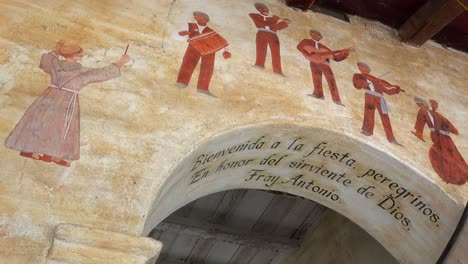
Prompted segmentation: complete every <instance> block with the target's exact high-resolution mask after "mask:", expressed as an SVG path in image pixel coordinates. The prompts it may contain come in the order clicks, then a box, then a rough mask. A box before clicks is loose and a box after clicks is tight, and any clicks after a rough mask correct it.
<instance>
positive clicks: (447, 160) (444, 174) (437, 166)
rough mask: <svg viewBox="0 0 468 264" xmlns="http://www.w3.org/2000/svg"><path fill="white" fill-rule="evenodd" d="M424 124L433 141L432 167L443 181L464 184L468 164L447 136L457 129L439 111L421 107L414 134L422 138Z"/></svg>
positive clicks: (467, 173) (467, 179) (467, 174)
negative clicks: (429, 131)
mask: <svg viewBox="0 0 468 264" xmlns="http://www.w3.org/2000/svg"><path fill="white" fill-rule="evenodd" d="M431 117H432V118H431ZM426 124H427V126H428V127H429V129H430V130H431V140H432V143H433V144H432V146H431V149H430V150H429V159H430V161H431V164H432V168H433V169H434V171H435V172H436V173H437V175H439V177H440V178H442V179H443V180H444V181H445V182H448V183H452V184H458V185H462V184H465V183H466V182H467V181H468V165H467V164H466V162H465V160H464V159H463V157H462V155H461V154H460V152H459V151H458V149H457V147H456V146H455V144H454V143H453V141H452V139H451V138H450V136H449V133H455V134H458V131H457V129H456V128H455V126H453V124H452V123H450V121H449V120H448V119H447V118H445V117H444V116H443V115H441V114H440V113H438V112H436V111H429V110H426V109H421V110H419V112H418V116H417V118H416V124H415V126H414V128H415V130H416V135H421V138H422V133H423V130H424V127H425V125H426Z"/></svg>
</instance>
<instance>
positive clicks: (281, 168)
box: [142, 124, 459, 263]
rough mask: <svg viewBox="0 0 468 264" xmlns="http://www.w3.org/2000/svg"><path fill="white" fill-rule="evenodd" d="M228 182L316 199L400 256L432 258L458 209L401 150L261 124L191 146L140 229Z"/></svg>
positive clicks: (230, 186)
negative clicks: (388, 150) (396, 153)
mask: <svg viewBox="0 0 468 264" xmlns="http://www.w3.org/2000/svg"><path fill="white" fill-rule="evenodd" d="M233 189H261V190H267V191H276V192H282V193H288V194H292V195H295V196H299V197H303V198H305V199H308V200H311V201H314V202H316V203H319V204H321V205H323V206H325V207H327V208H330V209H332V210H334V211H336V212H337V213H339V214H341V215H343V216H345V217H346V218H348V219H350V220H351V221H352V222H354V223H355V224H357V225H359V226H360V227H361V228H362V229H364V230H365V231H366V232H367V233H369V234H370V235H371V236H372V237H374V239H376V240H377V241H378V242H379V243H380V244H381V245H382V246H384V248H385V249H386V250H387V251H388V252H390V253H391V254H392V255H393V256H394V257H395V258H396V259H397V260H398V261H399V262H416V261H417V262H428V263H429V262H436V261H437V259H438V258H439V256H440V255H441V254H442V252H443V249H444V248H445V246H446V244H447V243H448V241H449V239H450V236H451V234H452V233H453V231H454V229H455V226H456V222H457V219H454V218H447V217H445V216H450V215H458V214H459V207H458V206H457V204H456V203H455V202H454V201H453V200H451V199H450V197H449V196H448V195H447V194H446V193H445V192H444V190H442V189H441V188H440V187H439V186H437V185H436V184H434V183H433V182H431V181H430V180H429V179H428V178H427V177H425V176H424V175H422V174H421V173H420V172H419V171H417V170H415V169H414V167H412V166H409V165H408V164H406V163H405V162H404V160H402V159H401V158H400V157H395V156H393V155H392V154H390V153H386V152H384V151H382V150H380V149H378V148H376V147H375V146H373V145H369V144H367V143H366V142H361V141H359V140H356V139H355V138H352V137H349V136H346V135H343V134H339V133H335V132H331V131H327V130H323V129H321V128H316V127H307V126H302V125H296V124H263V125H256V126H251V127H242V128H238V129H234V130H231V131H227V132H224V133H221V134H220V135H217V136H215V137H212V138H210V139H209V140H207V141H205V142H203V143H200V144H199V145H198V146H195V147H194V148H193V150H192V151H191V153H190V154H188V155H187V156H186V157H185V158H183V159H181V161H180V163H179V164H177V165H176V166H175V167H174V169H173V171H172V173H171V175H169V176H168V177H167V178H166V180H165V181H164V182H163V184H162V185H161V187H160V188H159V190H158V192H157V193H155V197H154V198H153V199H152V201H153V202H152V205H151V208H150V209H149V210H148V214H147V216H146V221H145V225H144V227H143V230H142V233H143V235H145V236H147V235H148V234H149V233H150V232H151V231H152V230H153V229H154V228H155V227H156V226H157V225H158V224H159V223H161V222H162V221H163V220H164V219H166V218H167V217H168V216H169V215H171V214H172V213H173V212H175V211H176V210H178V209H179V208H181V207H183V206H184V205H186V204H188V203H190V202H192V201H194V200H196V199H198V198H201V197H204V196H207V195H210V194H213V193H217V192H221V191H226V190H233ZM415 252H418V254H415Z"/></svg>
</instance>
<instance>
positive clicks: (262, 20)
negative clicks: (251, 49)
mask: <svg viewBox="0 0 468 264" xmlns="http://www.w3.org/2000/svg"><path fill="white" fill-rule="evenodd" d="M249 16H250V18H252V20H253V22H254V24H255V26H256V27H257V29H258V32H257V38H256V47H257V53H256V54H257V57H256V61H255V65H257V66H259V67H262V68H263V67H265V60H266V54H267V48H268V46H270V51H271V60H272V64H273V71H274V72H276V73H278V74H283V71H282V69H281V55H280V42H279V39H278V36H277V35H276V32H277V31H278V30H281V29H284V28H286V27H288V23H286V21H281V22H278V21H279V20H280V17H278V16H271V17H266V16H263V15H261V14H257V13H251V14H249Z"/></svg>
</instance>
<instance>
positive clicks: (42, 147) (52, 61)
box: [5, 40, 130, 167]
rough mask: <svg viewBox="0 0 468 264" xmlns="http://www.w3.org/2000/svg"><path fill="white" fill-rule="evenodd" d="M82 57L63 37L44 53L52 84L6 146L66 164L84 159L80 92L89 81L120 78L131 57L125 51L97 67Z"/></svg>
mask: <svg viewBox="0 0 468 264" xmlns="http://www.w3.org/2000/svg"><path fill="white" fill-rule="evenodd" d="M127 48H128V46H127ZM125 53H126V51H125ZM59 56H61V57H63V58H64V59H60V58H59ZM82 57H83V49H82V48H81V47H80V46H78V45H76V44H66V43H65V41H62V40H61V41H59V42H58V43H57V48H56V49H55V50H54V51H51V52H49V53H46V54H44V55H43V56H42V59H41V63H40V66H39V67H40V68H41V69H42V70H43V71H44V72H45V73H47V74H49V75H50V77H51V80H50V85H49V87H48V88H47V89H46V90H45V91H44V92H43V93H42V95H41V96H40V97H39V98H37V99H36V101H35V102H34V103H33V104H32V105H31V106H30V107H29V108H28V110H27V111H26V112H25V114H24V115H23V117H22V118H21V120H20V121H19V122H18V124H17V125H16V127H15V128H14V129H13V131H12V132H11V134H10V136H8V138H7V139H6V141H5V146H6V147H8V148H12V149H15V150H18V151H20V155H21V156H23V157H26V158H31V159H34V160H41V161H44V162H53V163H55V164H58V165H61V166H65V167H70V161H74V160H78V159H80V101H79V97H78V93H79V92H80V90H81V89H83V88H84V87H85V86H86V85H88V84H92V83H99V82H104V81H106V80H109V79H112V78H117V77H119V76H120V67H122V66H123V65H124V64H125V63H127V62H129V60H130V57H129V56H128V55H126V54H125V55H123V56H122V57H121V58H120V60H118V61H117V62H115V63H112V64H110V65H109V66H106V67H104V68H99V69H93V68H86V67H83V66H82V65H81V64H80V63H79V61H80V60H81V58H82Z"/></svg>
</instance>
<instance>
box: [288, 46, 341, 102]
mask: <svg viewBox="0 0 468 264" xmlns="http://www.w3.org/2000/svg"><path fill="white" fill-rule="evenodd" d="M297 49H298V50H299V51H300V52H301V53H302V54H303V55H304V57H306V58H307V59H309V58H308V56H309V55H310V54H313V52H312V53H311V52H310V51H314V50H317V51H318V50H319V49H322V50H327V51H331V50H330V49H329V48H328V47H327V46H325V45H323V44H322V43H318V42H316V41H314V40H312V39H303V40H302V41H301V42H299V44H298V45H297ZM348 56H349V52H348V51H343V52H342V53H339V54H337V55H335V56H334V57H333V59H334V60H336V61H341V60H344V59H346V58H347V57H348ZM309 60H310V59H309ZM310 71H311V72H312V80H313V83H314V92H313V93H312V94H313V95H314V96H315V97H318V98H323V97H324V95H323V86H322V79H323V78H322V75H324V76H325V79H326V80H327V83H328V89H330V94H331V97H332V100H333V102H336V103H341V99H340V94H339V92H338V86H337V85H336V80H335V76H334V75H333V72H332V70H331V68H330V62H329V61H328V60H327V61H325V62H324V63H315V62H312V61H310Z"/></svg>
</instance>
